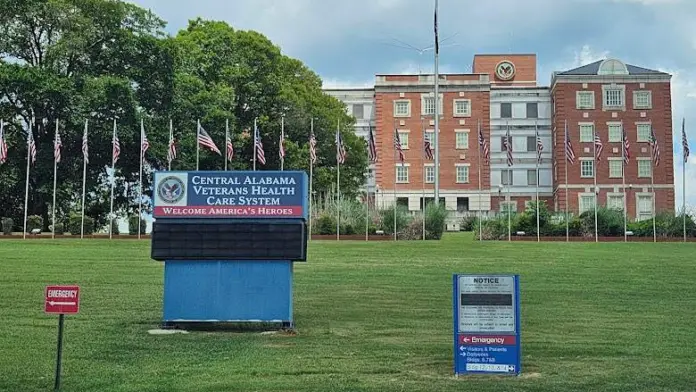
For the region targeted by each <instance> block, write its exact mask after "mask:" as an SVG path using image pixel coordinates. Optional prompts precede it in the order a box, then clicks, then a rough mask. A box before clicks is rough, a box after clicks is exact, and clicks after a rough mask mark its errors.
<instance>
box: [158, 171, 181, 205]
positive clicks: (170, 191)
mask: <svg viewBox="0 0 696 392" xmlns="http://www.w3.org/2000/svg"><path fill="white" fill-rule="evenodd" d="M184 191H185V189H184V182H183V181H181V180H180V179H179V178H178V177H173V176H169V177H164V178H163V179H162V181H160V183H159V185H158V186H157V195H158V196H159V197H160V199H162V201H164V202H165V203H169V204H175V203H178V202H179V201H180V200H181V199H182V198H183V197H184Z"/></svg>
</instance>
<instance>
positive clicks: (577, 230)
mask: <svg viewBox="0 0 696 392" xmlns="http://www.w3.org/2000/svg"><path fill="white" fill-rule="evenodd" d="M593 222H594V218H593ZM581 233H582V221H581V220H580V218H579V217H577V216H575V217H572V218H570V222H568V235H569V236H571V237H577V236H579V235H581ZM541 235H547V236H553V237H565V235H566V223H565V221H561V222H558V223H548V224H546V225H545V226H542V227H541ZM593 235H594V234H593Z"/></svg>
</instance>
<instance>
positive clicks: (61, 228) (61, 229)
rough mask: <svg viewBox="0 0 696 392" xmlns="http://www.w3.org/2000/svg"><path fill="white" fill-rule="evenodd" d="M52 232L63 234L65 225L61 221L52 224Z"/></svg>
mask: <svg viewBox="0 0 696 392" xmlns="http://www.w3.org/2000/svg"><path fill="white" fill-rule="evenodd" d="M52 230H53V234H58V235H63V234H65V225H64V224H62V223H56V224H55V225H53V229H52Z"/></svg>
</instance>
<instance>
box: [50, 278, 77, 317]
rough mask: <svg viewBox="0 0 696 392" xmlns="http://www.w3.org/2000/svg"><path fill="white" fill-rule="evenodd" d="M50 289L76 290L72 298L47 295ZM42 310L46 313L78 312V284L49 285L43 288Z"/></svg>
mask: <svg viewBox="0 0 696 392" xmlns="http://www.w3.org/2000/svg"><path fill="white" fill-rule="evenodd" d="M52 290H59V291H71V290H74V291H76V293H75V298H74V299H65V300H63V301H55V299H63V297H49V292H50V291H52ZM44 312H45V313H46V314H77V313H79V312H80V286H78V285H49V286H46V288H45V289H44Z"/></svg>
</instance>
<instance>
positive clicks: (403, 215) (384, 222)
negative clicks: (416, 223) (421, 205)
mask: <svg viewBox="0 0 696 392" xmlns="http://www.w3.org/2000/svg"><path fill="white" fill-rule="evenodd" d="M378 214H379V216H380V224H379V229H380V230H382V231H384V233H385V234H394V220H395V219H396V231H397V234H398V232H399V231H400V230H404V228H405V227H406V226H408V225H409V223H410V222H411V220H412V219H413V217H412V216H411V214H410V213H409V212H408V208H407V207H404V206H397V207H396V217H395V216H394V207H388V208H384V209H382V210H379V211H378Z"/></svg>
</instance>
